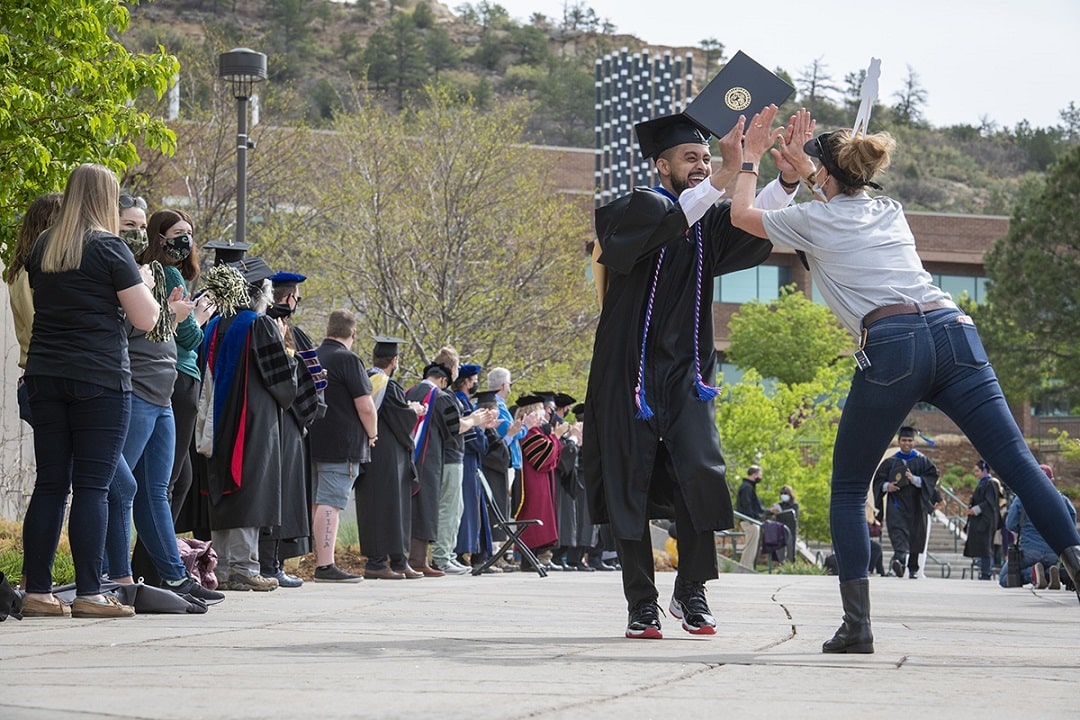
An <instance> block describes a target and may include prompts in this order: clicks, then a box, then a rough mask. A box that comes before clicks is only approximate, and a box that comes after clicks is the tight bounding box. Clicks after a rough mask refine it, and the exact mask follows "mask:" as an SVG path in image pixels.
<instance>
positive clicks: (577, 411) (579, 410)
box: [570, 402, 585, 418]
mask: <svg viewBox="0 0 1080 720" xmlns="http://www.w3.org/2000/svg"><path fill="white" fill-rule="evenodd" d="M570 412H572V413H574V416H575V417H577V418H580V417H581V416H582V415H584V414H585V403H583V402H579V403H578V404H577V405H575V406H574V407H572V408H570Z"/></svg>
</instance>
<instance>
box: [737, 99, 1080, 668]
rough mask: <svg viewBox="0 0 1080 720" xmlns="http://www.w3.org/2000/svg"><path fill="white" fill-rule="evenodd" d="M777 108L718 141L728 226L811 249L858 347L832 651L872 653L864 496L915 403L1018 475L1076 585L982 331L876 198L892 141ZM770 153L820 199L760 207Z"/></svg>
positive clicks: (817, 273) (1077, 551)
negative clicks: (727, 150)
mask: <svg viewBox="0 0 1080 720" xmlns="http://www.w3.org/2000/svg"><path fill="white" fill-rule="evenodd" d="M775 117H776V106H775V105H773V106H769V107H768V108H766V109H765V110H763V111H762V112H761V113H758V114H757V115H755V116H754V118H753V120H752V121H751V122H750V124H749V125H748V126H747V128H746V134H745V135H743V133H742V130H743V120H741V119H740V121H739V123H738V124H737V125H736V127H735V128H734V130H733V131H732V132H731V133H729V134H728V136H726V137H725V138H724V139H723V140H722V141H721V143H722V144H723V143H728V144H729V147H736V146H737V145H738V144H740V143H741V144H742V147H743V164H742V170H741V172H740V174H739V177H738V180H737V183H736V188H735V197H734V199H733V201H732V204H731V218H732V223H733V224H734V225H735V226H736V227H739V228H741V229H743V230H745V231H746V232H749V233H752V234H754V235H757V236H758V237H763V238H768V239H769V240H770V241H771V242H772V243H773V244H774V245H778V246H781V247H787V248H791V249H793V250H796V251H799V252H802V253H804V254H805V256H806V258H807V259H808V264H809V268H810V273H811V275H812V276H813V279H814V285H815V287H818V288H820V289H821V293H822V296H823V297H824V298H825V302H826V303H827V304H828V305H829V307H830V308H831V309H832V310H833V312H834V313H835V314H836V316H837V318H838V319H839V320H840V322H841V323H842V324H843V325H844V326H845V327H847V329H848V330H849V331H851V333H852V335H853V336H854V338H856V339H857V340H858V350H857V351H856V352H855V356H854V359H855V361H856V366H857V367H856V372H855V375H854V377H853V379H852V381H851V388H850V390H849V391H848V396H847V400H846V401H845V404H844V410H843V413H842V415H841V416H840V425H839V427H838V429H837V435H836V444H835V445H834V447H833V473H832V498H831V501H830V511H829V518H830V525H831V529H832V538H833V542H834V547H835V553H836V559H837V565H838V571H839V576H840V599H841V601H842V603H843V607H844V619H843V624H842V625H841V626H840V629H839V630H837V631H836V634H835V635H834V636H833V637H832V638H831V639H830V640H827V641H826V642H825V643H824V645H823V646H822V651H823V652H827V653H872V652H874V636H873V633H872V632H871V629H870V586H869V581H868V580H867V567H868V565H869V557H870V538H869V531H868V527H867V524H866V518H865V516H864V507H865V503H866V491H867V487H868V486H869V484H870V480H871V478H872V477H873V475H874V469H875V468H876V467H877V464H878V462H879V461H880V459H881V457H882V455H883V454H884V453H885V450H886V448H887V447H888V446H889V443H890V441H891V440H892V436H893V435H894V434H895V433H896V431H897V428H899V427H900V426H901V425H902V424H903V422H904V418H905V417H907V415H908V413H909V412H911V409H912V408H913V407H914V406H915V404H916V403H917V402H920V401H925V402H929V403H932V404H933V405H935V406H937V407H938V408H939V409H940V410H942V411H943V412H944V413H945V414H946V415H947V416H949V418H950V419H952V420H953V422H955V423H956V424H957V426H958V427H959V428H960V430H961V431H963V433H964V434H965V435H967V437H968V438H969V439H970V440H971V444H972V445H974V447H975V449H976V450H977V451H978V452H979V453H980V454H981V455H982V456H983V458H985V459H986V461H987V462H988V463H989V464H990V466H992V467H994V468H995V469H996V470H998V471H999V472H1000V473H1001V476H1002V477H1006V478H1008V479H1009V484H1010V486H1011V487H1012V488H1013V489H1014V490H1015V491H1016V494H1017V495H1018V496H1020V498H1021V499H1022V501H1023V503H1024V507H1025V508H1027V509H1028V511H1029V514H1030V515H1031V520H1032V522H1033V523H1034V524H1035V526H1036V527H1037V528H1038V529H1039V532H1040V533H1042V535H1043V537H1044V538H1046V540H1047V542H1048V544H1049V545H1050V546H1051V547H1052V548H1053V549H1054V552H1056V553H1059V554H1060V555H1061V560H1062V562H1063V563H1064V565H1065V567H1066V569H1068V571H1069V574H1070V575H1071V576H1072V577H1073V578H1074V580H1080V533H1078V532H1077V530H1076V526H1075V524H1074V523H1073V521H1072V518H1071V517H1069V515H1068V514H1067V513H1066V512H1065V508H1064V507H1062V504H1061V502H1060V501H1058V500H1057V490H1055V489H1054V486H1053V485H1052V484H1051V483H1050V481H1049V480H1048V479H1047V478H1046V475H1045V474H1044V473H1043V471H1042V470H1041V469H1040V468H1039V463H1038V462H1037V461H1036V460H1035V458H1034V457H1033V456H1032V454H1031V450H1030V449H1029V448H1028V446H1027V443H1026V442H1025V441H1024V437H1023V435H1022V434H1021V432H1020V430H1019V428H1018V427H1017V425H1016V421H1015V420H1014V419H1013V416H1012V413H1011V412H1010V411H1009V406H1008V404H1007V403H1006V402H1005V396H1004V394H1002V392H1001V387H1000V385H999V384H998V380H997V376H996V375H995V374H994V369H993V368H992V367H991V366H990V362H989V360H988V358H987V356H986V351H985V350H984V349H983V345H982V341H981V340H980V339H979V333H978V331H977V330H976V329H975V323H974V322H973V321H972V319H971V318H970V317H968V316H967V315H966V314H965V313H964V312H963V311H961V310H960V309H959V308H958V307H957V306H956V304H955V303H954V302H953V301H952V298H951V297H950V296H949V295H948V293H946V292H944V291H942V290H941V288H939V287H937V286H936V285H934V283H933V278H932V277H931V276H930V274H929V273H928V272H926V270H925V269H924V268H923V265H922V260H921V259H920V258H919V254H918V252H917V251H916V249H915V237H914V235H913V234H912V232H911V229H910V228H909V227H908V223H907V220H906V219H905V217H904V209H903V207H902V206H901V205H900V203H898V202H896V201H895V200H893V199H891V198H889V197H886V196H877V197H872V196H871V195H870V194H869V193H868V192H867V188H868V187H869V188H873V189H875V190H881V186H880V185H878V184H877V182H876V181H875V178H876V177H878V176H879V175H880V173H881V172H882V171H884V170H885V169H886V168H887V167H888V166H889V162H890V160H891V156H892V152H893V150H894V149H895V147H896V141H895V140H894V139H893V138H892V137H891V136H890V135H889V134H888V133H873V134H866V133H864V132H853V131H852V130H850V129H842V130H838V131H836V132H831V133H824V134H822V135H819V136H817V137H816V138H815V137H813V129H814V121H813V120H811V118H810V114H809V113H808V112H806V111H805V110H801V111H799V113H797V114H796V115H794V116H792V118H791V121H790V123H789V124H788V126H787V128H786V129H785V128H779V129H777V130H773V129H772V122H773V119H774V118H775ZM776 141H779V142H780V149H779V150H773V154H774V155H776V156H782V157H783V158H784V159H785V160H786V161H788V162H789V163H790V164H791V165H792V167H794V168H795V169H796V170H798V172H799V173H800V175H802V177H804V178H805V179H806V184H807V185H808V186H810V187H811V188H812V189H813V191H814V196H815V198H816V199H817V200H820V201H821V202H806V203H800V204H797V205H790V206H788V207H786V208H784V209H782V210H759V209H756V208H754V207H752V202H753V196H754V187H755V185H756V182H755V181H756V178H757V164H758V161H759V160H760V159H761V156H762V155H763V154H764V153H765V151H766V150H769V148H770V147H771V146H772V145H773V144H774V143H775V142H776Z"/></svg>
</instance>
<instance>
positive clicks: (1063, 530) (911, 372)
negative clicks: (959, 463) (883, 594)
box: [830, 309, 1080, 582]
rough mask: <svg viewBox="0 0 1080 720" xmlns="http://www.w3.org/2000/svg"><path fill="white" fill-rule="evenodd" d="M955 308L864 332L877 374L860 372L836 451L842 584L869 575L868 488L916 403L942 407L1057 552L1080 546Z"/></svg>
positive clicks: (834, 520)
mask: <svg viewBox="0 0 1080 720" xmlns="http://www.w3.org/2000/svg"><path fill="white" fill-rule="evenodd" d="M965 320H967V318H966V316H964V315H963V313H961V312H960V311H958V310H951V309H946V310H936V311H933V312H930V313H926V314H921V313H920V314H918V315H897V316H894V317H890V318H884V319H882V320H879V321H878V322H876V323H874V324H873V325H872V326H871V327H870V329H869V331H868V334H867V340H866V348H865V349H866V354H867V356H868V357H869V359H870V362H871V367H870V368H869V369H867V370H859V371H856V372H855V377H854V378H853V379H852V381H851V389H850V391H849V393H848V397H847V401H846V402H845V404H844V411H843V414H842V415H841V417H840V426H839V428H838V430H837V436H836V445H835V447H834V449H833V476H832V500H831V504H830V527H831V530H832V538H833V547H834V551H835V553H836V559H837V565H838V572H839V575H840V581H841V582H844V581H846V580H855V579H859V578H864V577H866V575H867V570H866V568H867V564H868V562H869V558H870V538H869V533H868V532H867V525H866V516H865V503H866V491H867V488H868V487H869V485H870V480H871V478H872V477H873V476H874V471H875V469H876V468H877V465H878V463H879V462H880V460H881V457H882V455H883V454H884V453H885V450H886V449H887V448H888V446H889V443H890V441H891V440H892V437H893V435H894V434H895V433H896V431H897V428H899V427H900V425H901V424H902V423H903V422H904V419H905V418H906V417H907V415H908V413H909V412H910V411H911V409H912V408H913V407H914V406H915V403H917V402H920V401H924V402H929V403H932V404H933V405H935V406H937V407H938V408H939V409H940V410H941V411H942V412H944V413H945V414H946V415H948V416H949V417H950V418H951V419H952V420H953V422H955V423H956V425H957V426H958V427H959V428H960V430H961V432H963V433H964V434H965V435H966V436H967V437H968V439H969V440H970V441H971V444H972V445H974V446H975V450H976V451H977V452H978V453H979V454H980V455H981V456H982V457H983V459H984V460H986V462H988V463H989V464H990V467H991V468H992V469H993V471H994V473H995V474H996V475H997V476H998V477H1001V478H1002V479H1003V480H1004V481H1005V482H1006V483H1008V485H1009V487H1011V488H1012V489H1013V490H1014V491H1015V492H1016V494H1017V495H1019V496H1020V499H1021V502H1023V504H1024V508H1025V509H1027V510H1028V516H1029V517H1030V518H1031V521H1032V522H1033V523H1034V524H1035V527H1036V528H1038V530H1039V532H1040V533H1041V534H1042V536H1043V538H1045V539H1046V541H1047V543H1049V545H1050V547H1052V548H1053V549H1054V551H1055V552H1057V553H1060V552H1061V551H1062V550H1064V549H1065V548H1067V547H1071V546H1073V545H1080V533H1077V531H1076V526H1075V525H1074V524H1073V522H1072V519H1071V518H1070V517H1069V515H1068V514H1067V512H1066V510H1065V508H1064V506H1063V505H1062V503H1061V501H1060V500H1055V497H1056V496H1057V494H1058V492H1057V490H1055V489H1054V486H1053V485H1052V484H1051V483H1050V481H1049V480H1048V479H1047V478H1046V475H1045V474H1044V473H1043V471H1042V470H1040V469H1039V464H1038V463H1037V462H1036V461H1035V458H1034V457H1033V456H1032V454H1031V451H1030V450H1029V449H1028V446H1027V443H1025V442H1024V437H1023V435H1021V433H1020V429H1019V428H1018V427H1017V426H1016V421H1015V420H1013V417H1012V413H1010V411H1009V406H1008V405H1007V404H1006V403H1005V396H1004V395H1003V394H1002V392H1001V387H1000V386H999V385H998V381H997V376H996V375H994V370H993V368H992V367H991V366H990V363H989V361H988V360H987V357H986V351H985V350H984V349H983V346H982V341H981V340H980V339H979V334H978V332H977V331H976V329H975V326H974V325H973V324H971V323H970V322H964V321H965Z"/></svg>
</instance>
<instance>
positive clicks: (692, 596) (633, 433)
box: [582, 115, 798, 638]
mask: <svg viewBox="0 0 1080 720" xmlns="http://www.w3.org/2000/svg"><path fill="white" fill-rule="evenodd" d="M636 130H637V133H638V140H639V144H640V145H641V149H642V154H643V155H644V156H647V157H650V158H652V159H653V160H654V161H655V164H656V170H657V172H658V174H659V175H660V178H661V184H660V185H658V186H656V187H654V188H635V189H634V190H633V192H632V193H631V194H630V195H627V196H624V197H621V198H619V199H617V200H615V201H614V202H612V203H611V204H610V205H607V206H605V207H602V208H599V209H598V210H597V211H596V232H597V238H598V241H599V242H598V248H597V250H594V257H595V258H596V259H597V261H598V263H599V265H600V266H601V268H600V269H601V271H602V272H603V278H602V281H601V283H600V284H601V285H602V287H601V290H602V293H603V295H602V311H601V315H600V321H599V324H598V326H597V330H596V341H595V347H594V351H593V363H592V369H591V371H590V374H589V386H588V397H589V405H588V408H587V414H588V420H587V422H586V423H585V426H584V427H585V434H584V438H583V442H582V452H583V455H584V457H583V467H584V471H585V481H586V485H587V488H588V503H589V507H590V509H591V512H592V516H593V520H594V521H595V522H597V523H607V522H610V523H611V528H612V531H613V533H614V536H615V538H616V540H617V542H618V545H619V557H620V559H621V562H622V566H623V571H622V572H623V590H624V592H625V595H626V599H627V604H628V607H629V610H630V622H629V625H628V628H627V637H645V638H650V637H651V638H656V637H660V636H661V634H660V622H659V618H658V614H657V610H658V608H657V606H656V600H657V596H658V593H657V590H656V586H655V584H654V581H653V559H652V546H651V542H650V536H649V529H648V520H649V519H650V518H674V519H675V520H676V524H677V525H678V527H679V531H680V532H679V540H678V542H679V573H678V577H677V579H676V586H675V593H674V597H673V599H672V602H671V605H670V606H669V610H670V611H671V613H672V614H673V616H674V617H676V618H677V619H681V620H683V626H684V629H686V630H687V631H688V632H691V633H695V634H711V633H713V632H715V620H714V619H713V617H712V614H711V612H710V610H709V607H708V604H707V603H706V601H705V589H704V584H705V581H707V580H711V579H714V578H716V577H717V566H716V552H715V544H714V540H713V531H714V530H722V529H727V528H730V527H732V526H733V524H734V518H733V515H732V508H731V497H730V494H729V491H728V486H727V482H726V479H725V469H726V468H725V463H724V456H723V454H722V453H721V451H720V437H719V434H718V432H717V429H716V422H715V417H716V416H715V407H714V404H713V400H712V398H713V396H715V394H716V390H715V389H714V388H712V387H711V385H712V382H713V378H714V376H715V371H716V353H715V352H714V349H713V318H712V303H713V278H714V277H715V276H717V275H721V274H723V273H728V272H734V271H736V270H742V269H745V268H749V267H752V266H754V265H757V264H759V263H761V262H762V261H763V260H765V259H766V258H767V257H768V256H769V253H770V251H771V249H772V246H771V244H770V243H769V242H768V241H767V240H762V239H760V238H756V237H754V236H752V235H750V234H748V233H745V232H743V231H741V230H737V229H735V228H734V227H733V226H732V225H731V222H730V220H729V206H728V202H727V201H723V202H719V203H718V201H719V199H720V198H721V197H722V190H721V189H722V188H724V187H725V186H726V185H727V184H728V183H729V182H730V181H731V180H732V179H733V178H734V176H735V174H736V173H737V172H738V168H739V162H740V160H741V154H740V153H741V150H740V147H739V142H738V139H737V138H735V139H734V140H733V139H732V138H731V137H730V133H729V136H727V137H725V138H724V140H723V141H721V151H722V155H723V156H724V163H723V168H722V169H721V170H719V171H718V172H716V173H712V167H711V164H710V156H709V147H708V144H707V140H706V138H705V136H703V135H702V134H701V131H700V130H698V128H697V127H696V126H695V125H693V124H692V123H690V122H689V121H688V120H687V119H686V118H685V117H684V116H682V115H671V116H666V117H662V118H657V119H655V120H651V121H648V122H645V123H639V124H638V125H637V126H636ZM729 156H730V157H729ZM710 175H711V177H710ZM787 179H788V180H790V181H792V183H795V182H797V181H798V175H797V174H795V173H794V172H791V173H790V177H789V178H787ZM793 188H794V185H793ZM684 191H685V192H684ZM790 197H791V196H790V195H789V194H788V193H787V192H786V191H785V190H783V189H782V188H780V187H779V186H778V184H777V183H776V181H773V182H772V183H770V184H769V185H768V186H767V187H766V188H765V189H763V190H762V194H761V196H759V200H760V203H761V204H763V206H770V207H781V206H783V205H784V204H786V203H787V202H789V200H790Z"/></svg>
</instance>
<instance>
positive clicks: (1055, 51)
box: [448, 0, 1080, 129]
mask: <svg viewBox="0 0 1080 720" xmlns="http://www.w3.org/2000/svg"><path fill="white" fill-rule="evenodd" d="M489 2H494V3H497V4H499V5H502V6H503V7H504V8H506V9H507V10H508V11H509V13H510V15H511V17H513V18H515V19H516V20H518V21H519V22H523V23H525V22H528V21H529V19H530V18H531V16H532V14H533V13H535V12H539V13H542V14H544V15H547V16H548V17H550V18H554V19H556V20H558V19H561V18H562V16H563V7H564V1H563V0H489ZM448 4H449V5H450V7H451V8H454V7H457V6H458V5H459V4H460V3H458V2H456V1H455V0H451V1H450V2H449V3H448ZM474 4H475V3H474ZM585 4H586V5H587V6H589V7H591V8H592V9H593V10H595V11H596V14H597V15H599V16H600V17H601V18H602V19H606V20H610V21H611V22H612V23H613V24H614V25H615V27H616V31H617V32H620V33H628V34H632V35H635V36H637V37H638V38H640V39H642V40H644V41H645V42H647V43H649V44H651V45H664V46H698V45H700V43H701V41H702V40H704V39H706V38H715V39H716V40H719V41H720V42H721V43H723V45H724V49H725V54H726V56H727V57H730V56H732V55H734V54H735V52H736V51H738V50H742V51H744V52H745V53H746V54H748V55H750V56H751V57H753V58H754V59H755V60H757V61H758V62H760V63H761V64H762V65H765V66H766V67H769V68H776V67H780V68H782V69H784V70H786V71H787V72H788V73H790V74H791V76H792V77H793V78H798V77H799V76H800V75H801V74H803V72H804V70H805V69H806V68H807V67H808V66H809V65H810V64H811V63H812V62H813V61H814V60H815V59H820V60H821V62H822V63H824V65H825V69H826V72H827V73H828V74H829V75H831V76H832V78H833V81H834V83H835V84H836V85H837V86H839V87H843V84H844V83H843V80H844V76H845V75H847V74H848V73H851V72H857V71H859V70H862V69H865V68H866V67H867V66H868V65H869V64H870V58H871V57H878V58H881V61H882V63H881V65H882V67H881V81H880V94H879V102H881V103H882V104H885V105H892V104H895V103H896V98H895V97H894V94H895V93H896V92H897V91H899V90H900V89H901V88H902V87H903V83H904V80H905V79H906V78H907V75H908V66H910V67H911V68H912V70H914V71H915V73H916V74H917V75H918V79H919V83H920V84H921V85H922V87H923V89H924V90H925V91H926V95H927V97H926V104H925V105H924V107H923V111H924V112H923V114H924V118H925V119H926V120H927V121H928V122H929V123H930V124H932V125H934V126H936V127H944V126H949V125H958V124H967V125H976V126H977V125H979V124H980V121H981V120H982V119H983V118H984V117H986V118H989V119H990V120H991V121H993V122H994V123H996V124H997V126H998V127H1006V128H1009V129H1012V128H1014V127H1015V125H1016V123H1018V122H1019V121H1021V120H1023V119H1027V120H1028V121H1029V122H1030V123H1031V125H1032V126H1034V127H1050V126H1054V125H1058V124H1060V122H1061V120H1060V117H1059V114H1058V113H1059V111H1060V110H1063V109H1065V108H1066V107H1068V105H1069V102H1070V101H1072V102H1075V103H1076V104H1077V105H1080V69H1078V68H1080V61H1078V60H1077V48H1078V42H1077V38H1080V2H1078V0H1024V1H1017V0H981V1H978V0H904V2H879V3H868V2H862V3H860V2H847V3H810V2H806V0H763V1H762V2H760V3H752V2H732V0H711V1H710V2H705V1H704V0H676V1H675V2H666V3H663V2H660V3H658V2H646V0H586V1H585ZM750 8H752V10H750ZM661 9H667V10H669V11H670V12H668V13H666V14H665V13H662V12H660V10H661ZM852 120H853V121H854V118H852ZM871 129H872V123H871Z"/></svg>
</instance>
